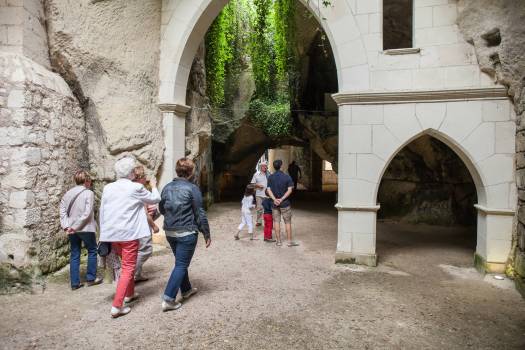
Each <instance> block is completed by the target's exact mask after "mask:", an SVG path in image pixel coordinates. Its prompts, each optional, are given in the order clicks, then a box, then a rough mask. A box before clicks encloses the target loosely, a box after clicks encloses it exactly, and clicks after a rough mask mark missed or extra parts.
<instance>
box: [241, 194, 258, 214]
mask: <svg viewBox="0 0 525 350" xmlns="http://www.w3.org/2000/svg"><path fill="white" fill-rule="evenodd" d="M241 205H242V208H241V212H242V213H243V214H250V213H251V212H250V209H252V208H255V205H254V204H253V196H244V197H243V199H242V202H241Z"/></svg>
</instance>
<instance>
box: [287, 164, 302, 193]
mask: <svg viewBox="0 0 525 350" xmlns="http://www.w3.org/2000/svg"><path fill="white" fill-rule="evenodd" d="M288 174H290V177H291V178H292V181H293V190H294V192H295V191H297V181H299V179H300V178H301V176H302V173H301V168H299V165H297V164H296V163H295V160H294V161H292V162H291V163H290V165H288Z"/></svg>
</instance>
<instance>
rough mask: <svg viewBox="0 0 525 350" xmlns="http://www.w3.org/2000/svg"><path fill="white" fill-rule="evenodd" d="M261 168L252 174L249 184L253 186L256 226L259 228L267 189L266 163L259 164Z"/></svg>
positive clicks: (267, 172) (267, 173)
mask: <svg viewBox="0 0 525 350" xmlns="http://www.w3.org/2000/svg"><path fill="white" fill-rule="evenodd" d="M260 166H261V168H260V170H259V171H257V172H256V173H255V174H253V177H252V181H251V183H252V184H254V185H255V190H256V191H255V202H256V209H257V220H256V226H261V218H262V215H263V205H262V203H263V200H264V199H265V198H267V197H266V187H268V176H269V175H270V174H269V171H268V163H266V162H261V165H260Z"/></svg>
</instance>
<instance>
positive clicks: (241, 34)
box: [205, 0, 252, 107]
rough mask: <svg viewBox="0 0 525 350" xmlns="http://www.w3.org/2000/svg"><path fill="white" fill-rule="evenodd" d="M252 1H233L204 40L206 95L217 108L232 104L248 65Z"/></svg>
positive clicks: (212, 25) (211, 27) (216, 20)
mask: <svg viewBox="0 0 525 350" xmlns="http://www.w3.org/2000/svg"><path fill="white" fill-rule="evenodd" d="M249 3H250V1H249V0H233V1H230V2H229V3H228V5H226V6H225V7H224V9H223V10H222V11H221V13H220V14H219V16H217V18H216V19H215V20H214V21H213V23H212V24H211V26H210V28H209V29H208V32H207V33H206V37H205V45H206V59H205V60H206V78H207V95H208V97H209V98H210V101H211V104H212V106H214V107H224V106H226V105H228V103H229V102H231V99H232V97H233V95H234V92H232V91H230V90H231V89H228V87H230V86H231V84H228V81H232V80H233V81H235V80H236V79H237V78H238V75H239V74H240V72H241V70H242V69H243V67H244V66H245V65H246V61H245V55H244V52H245V51H246V46H247V45H248V42H249V40H250V37H249V29H250V26H249V24H250V21H251V18H250V17H251V14H252V11H251V10H250V5H249Z"/></svg>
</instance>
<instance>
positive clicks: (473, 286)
mask: <svg viewBox="0 0 525 350" xmlns="http://www.w3.org/2000/svg"><path fill="white" fill-rule="evenodd" d="M299 207H301V209H297V210H295V212H294V224H295V227H296V233H297V239H298V241H300V242H301V246H300V247H296V248H288V247H284V246H283V247H281V248H279V247H276V246H275V245H273V244H268V243H265V242H263V241H262V240H258V241H254V242H251V241H249V240H241V241H238V242H235V241H233V239H232V234H233V229H234V228H235V226H236V225H237V224H238V222H237V221H238V215H239V214H238V212H239V208H238V204H237V203H226V204H220V205H215V206H214V207H213V208H212V210H211V212H210V221H211V226H212V232H213V239H214V241H213V245H212V248H210V249H208V250H206V249H204V247H203V245H202V243H203V242H202V239H201V240H200V242H199V247H198V250H197V253H196V256H195V258H194V262H193V263H192V266H191V269H190V278H191V279H192V282H193V284H194V286H196V287H198V288H199V289H200V291H199V294H197V295H196V296H195V297H194V298H192V299H190V300H189V301H188V302H187V303H185V304H184V306H183V307H182V308H181V309H179V310H177V311H172V312H168V313H162V312H160V296H161V294H162V291H163V287H164V284H165V282H166V280H167V277H168V275H169V273H170V271H171V267H172V264H173V257H172V256H171V253H170V252H168V251H165V253H164V254H161V255H159V256H155V257H153V258H152V259H151V260H150V261H149V262H148V263H147V265H146V267H145V271H146V273H147V274H148V275H149V276H150V277H151V280H150V281H148V282H146V283H144V284H141V285H139V286H138V287H137V291H138V292H139V293H141V294H142V298H141V299H140V300H139V301H138V302H136V303H135V304H134V305H133V310H132V312H131V313H130V314H129V315H128V316H126V317H123V318H120V319H116V320H112V319H110V317H109V309H110V304H111V298H112V292H113V291H114V286H113V285H109V284H105V285H101V286H97V287H92V288H82V289H80V290H78V291H75V292H72V291H70V290H69V288H68V285H67V284H65V283H63V282H62V283H56V282H55V283H48V285H47V288H46V290H45V292H44V293H41V292H40V293H36V294H33V295H28V294H22V295H15V296H2V297H0V311H1V317H0V348H1V349H26V348H35V349H49V348H82V349H84V348H85V349H88V348H89V349H93V348H96V349H114V348H121V347H123V346H126V347H128V348H132V349H138V348H147V349H165V348H180V349H203V348H213V349H465V348H472V349H524V348H525V302H524V301H523V300H522V299H521V297H520V296H519V294H518V293H517V292H516V291H514V290H513V289H512V287H511V286H509V285H508V284H506V283H505V281H504V283H502V284H501V285H500V286H498V287H496V286H494V285H493V284H491V283H489V282H492V281H493V280H492V278H491V277H490V276H489V277H488V278H486V279H485V280H483V278H482V277H481V276H480V275H479V274H477V273H475V272H473V270H472V269H471V268H470V266H471V264H472V241H471V240H469V239H464V238H463V237H464V235H462V232H461V230H458V229H450V228H448V229H443V228H436V227H425V226H409V225H399V224H392V223H379V224H378V231H379V232H378V239H379V241H378V252H379V253H380V254H381V260H380V261H381V264H380V266H379V267H378V268H375V269H370V268H364V267H358V266H337V265H334V264H333V254H334V251H335V243H336V225H337V217H336V215H335V214H336V213H335V212H334V211H333V209H332V208H331V205H330V203H329V201H328V200H326V199H324V198H323V199H322V200H320V201H319V202H317V203H315V204H309V205H303V206H300V205H299ZM168 253H169V254H168ZM440 265H441V266H440ZM507 282H508V281H507ZM509 283H510V282H509Z"/></svg>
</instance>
